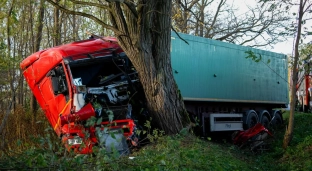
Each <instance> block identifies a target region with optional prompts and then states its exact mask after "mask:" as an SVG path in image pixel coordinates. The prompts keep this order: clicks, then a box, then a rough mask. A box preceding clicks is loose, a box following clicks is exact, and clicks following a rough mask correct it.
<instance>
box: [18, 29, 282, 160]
mask: <svg viewBox="0 0 312 171" xmlns="http://www.w3.org/2000/svg"><path fill="white" fill-rule="evenodd" d="M186 42H187V43H186ZM246 51H252V52H253V53H254V54H257V55H259V56H261V60H260V62H255V61H254V60H251V59H248V58H246V56H247V55H246ZM265 60H270V63H266V62H263V61H265ZM171 63H172V69H173V70H172V72H173V74H174V78H175V81H176V83H177V85H178V88H179V90H180V93H181V95H182V98H183V100H184V103H185V106H186V109H187V111H188V113H189V116H190V118H191V120H192V121H193V122H197V123H198V124H199V125H200V127H199V128H200V132H201V134H203V135H205V134H206V133H207V132H217V131H235V130H244V129H248V128H251V127H252V126H254V125H256V123H258V122H260V123H262V124H263V125H265V126H268V125H269V123H274V124H277V123H281V122H282V113H281V112H280V110H278V109H280V108H283V107H285V106H286V105H287V104H288V86H287V82H285V81H284V80H285V78H287V59H286V55H283V54H278V53H273V52H269V51H264V50H259V49H254V48H250V47H244V46H240V45H235V44H231V43H225V42H221V41H217V40H211V39H206V38H202V37H197V36H192V35H187V34H182V33H179V35H177V34H176V33H175V32H172V34H171ZM20 68H21V69H22V71H23V75H24V77H25V79H26V82H27V83H28V85H29V87H30V89H31V91H32V93H33V94H34V96H35V98H36V99H37V101H38V104H39V105H40V107H41V108H42V109H43V111H44V113H45V115H46V117H47V119H48V121H49V122H50V124H51V126H52V128H53V129H54V131H55V132H56V134H57V135H58V136H59V137H60V138H61V140H62V142H63V143H64V144H65V146H66V148H67V149H69V150H72V151H75V152H76V153H82V154H87V153H92V148H93V147H94V146H100V147H106V148H110V147H111V146H113V147H115V148H116V149H117V150H118V151H119V152H125V151H127V150H128V145H127V142H128V143H129V144H132V145H137V143H138V141H139V136H138V135H137V134H136V132H137V131H136V130H137V129H138V128H140V127H141V126H142V125H143V124H144V122H145V119H146V118H147V117H148V116H147V115H148V110H146V109H145V105H144V104H145V97H144V93H143V89H142V86H141V84H140V80H139V78H138V75H137V72H136V69H135V68H134V67H133V65H132V64H131V61H130V60H129V59H128V58H127V55H126V54H125V53H124V52H123V50H122V49H121V48H120V46H119V45H118V42H117V40H116V38H113V37H100V38H97V37H92V38H90V39H87V40H82V41H76V42H72V43H69V44H65V45H60V46H56V47H52V48H49V49H45V50H41V51H39V52H36V53H34V54H32V55H30V56H28V57H27V58H25V59H24V60H23V61H22V62H21V64H20ZM142 109H144V110H142ZM92 119H93V121H94V122H91V121H90V120H92ZM112 134H114V135H112Z"/></svg>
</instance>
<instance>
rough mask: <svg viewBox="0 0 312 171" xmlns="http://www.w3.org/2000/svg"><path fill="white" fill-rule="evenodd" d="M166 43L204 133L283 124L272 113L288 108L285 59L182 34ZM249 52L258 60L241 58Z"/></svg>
mask: <svg viewBox="0 0 312 171" xmlns="http://www.w3.org/2000/svg"><path fill="white" fill-rule="evenodd" d="M171 37H172V38H171V59H172V69H173V73H174V77H175V80H176V82H177V84H178V87H179V90H180V92H181V95H182V97H183V99H184V101H185V105H186V107H187V110H188V112H189V113H191V116H192V118H194V119H195V118H197V119H198V120H200V122H202V123H203V125H204V126H203V129H204V130H203V131H204V132H206V131H227V130H241V129H244V128H245V129H247V128H250V127H251V126H253V125H255V123H257V122H261V123H262V124H264V125H265V126H268V124H269V123H270V122H271V121H272V123H277V122H278V123H280V122H282V115H281V112H280V111H279V110H274V109H276V108H283V107H286V105H287V104H288V103H289V99H288V83H287V75H288V74H287V71H288V69H287V57H286V55H284V54H279V53H274V52H270V51H264V50H259V49H255V48H251V47H245V46H240V45H235V44H231V43H226V42H221V41H217V40H212V39H207V38H202V37H197V36H192V35H186V34H182V33H179V36H178V35H177V34H176V33H174V32H173V33H172V36H171ZM248 51H252V52H253V53H254V54H255V55H256V56H257V59H258V60H259V59H260V60H259V61H258V62H257V61H256V60H253V59H251V58H246V57H247V56H248V54H247V53H246V52H248ZM207 122H208V125H209V126H206V125H207V124H205V123H207ZM205 126H206V127H205Z"/></svg>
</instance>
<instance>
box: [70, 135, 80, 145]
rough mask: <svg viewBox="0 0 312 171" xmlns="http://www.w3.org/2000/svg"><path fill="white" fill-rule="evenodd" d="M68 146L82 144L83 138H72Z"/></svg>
mask: <svg viewBox="0 0 312 171" xmlns="http://www.w3.org/2000/svg"><path fill="white" fill-rule="evenodd" d="M67 143H68V145H78V144H82V138H80V137H78V136H75V137H72V138H68V140H67Z"/></svg>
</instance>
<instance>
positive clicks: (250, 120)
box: [245, 110, 259, 129]
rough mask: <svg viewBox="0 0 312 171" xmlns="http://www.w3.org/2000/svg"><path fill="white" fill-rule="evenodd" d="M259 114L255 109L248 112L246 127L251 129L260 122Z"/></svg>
mask: <svg viewBox="0 0 312 171" xmlns="http://www.w3.org/2000/svg"><path fill="white" fill-rule="evenodd" d="M258 122H259V121H258V115H257V113H256V112H255V111H253V110H251V111H249V112H248V115H247V118H246V122H245V123H246V124H245V129H249V128H251V127H253V126H255V125H256V124H257V123H258Z"/></svg>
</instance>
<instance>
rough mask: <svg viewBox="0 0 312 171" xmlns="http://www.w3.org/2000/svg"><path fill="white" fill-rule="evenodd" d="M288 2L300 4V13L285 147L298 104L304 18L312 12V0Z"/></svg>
mask: <svg viewBox="0 0 312 171" xmlns="http://www.w3.org/2000/svg"><path fill="white" fill-rule="evenodd" d="M286 4H288V5H291V6H294V5H296V6H298V13H297V18H296V22H295V23H294V24H293V26H294V27H293V28H294V30H296V34H295V44H294V50H293V51H294V57H293V65H292V80H291V81H292V84H291V85H292V86H291V92H290V96H291V97H290V99H291V100H290V115H289V122H288V126H287V129H286V132H285V135H284V142H283V148H287V146H288V145H289V143H290V142H291V140H292V138H293V131H294V113H295V104H296V86H295V85H296V84H297V82H298V70H299V68H298V67H299V66H298V61H299V44H300V41H301V39H302V25H303V24H304V23H305V22H306V20H305V19H304V15H305V14H307V13H311V12H312V9H311V8H312V1H311V0H300V1H299V3H297V1H296V2H295V3H293V2H292V1H286Z"/></svg>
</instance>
